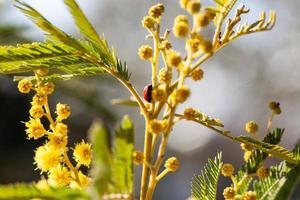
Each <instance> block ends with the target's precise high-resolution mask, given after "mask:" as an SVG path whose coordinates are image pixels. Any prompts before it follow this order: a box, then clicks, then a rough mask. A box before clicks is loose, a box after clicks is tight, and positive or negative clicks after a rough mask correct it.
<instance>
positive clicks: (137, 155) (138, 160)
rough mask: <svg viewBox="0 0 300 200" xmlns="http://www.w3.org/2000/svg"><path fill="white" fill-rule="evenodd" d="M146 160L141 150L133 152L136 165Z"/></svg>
mask: <svg viewBox="0 0 300 200" xmlns="http://www.w3.org/2000/svg"><path fill="white" fill-rule="evenodd" d="M143 160H144V154H143V152H141V151H134V152H133V163H134V164H136V165H139V164H141V163H143Z"/></svg>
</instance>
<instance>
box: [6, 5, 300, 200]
mask: <svg viewBox="0 0 300 200" xmlns="http://www.w3.org/2000/svg"><path fill="white" fill-rule="evenodd" d="M26 2H28V3H29V4H30V5H32V6H33V7H35V8H37V9H38V10H39V11H41V12H42V13H43V14H44V15H45V16H46V17H47V18H48V19H49V20H50V21H52V22H53V23H54V24H55V25H57V26H58V27H60V28H62V29H63V30H65V31H66V32H68V33H71V34H73V35H75V36H77V35H78V32H77V30H76V29H75V26H74V24H73V21H72V19H71V17H70V15H69V14H68V12H67V9H66V8H65V6H64V5H63V1H62V0H51V1H50V0H48V1H45V0H44V1H41V0H27V1H26ZM78 2H79V4H80V5H81V7H82V8H83V10H84V11H85V12H86V14H87V16H88V17H89V19H90V20H91V21H92V23H93V24H94V25H95V27H96V29H97V31H98V32H99V33H100V34H102V33H104V35H105V37H106V38H107V40H108V41H109V42H110V44H112V45H113V46H114V47H115V48H116V49H117V53H118V55H119V57H120V58H122V60H126V61H127V63H128V65H129V69H130V71H131V72H132V77H131V81H132V82H133V84H134V85H135V86H136V88H137V90H138V91H139V92H140V93H142V89H143V87H144V86H145V85H147V84H148V83H149V82H150V80H151V77H150V66H149V65H148V63H146V62H142V61H140V60H139V58H138V55H137V50H138V48H139V46H140V45H141V44H145V43H150V41H147V40H146V39H145V35H146V31H145V30H144V29H143V28H142V27H141V23H140V21H141V19H142V18H143V16H144V15H145V14H146V13H147V10H148V8H149V6H151V5H153V4H155V3H157V2H158V1H154V0H147V1H146V0H122V1H121V0H98V1H96V0H89V1H86V0H78ZM160 2H162V3H164V4H165V6H166V12H165V15H164V17H163V20H162V26H163V27H164V28H171V27H172V24H173V19H174V17H175V16H177V15H178V14H181V13H184V11H183V10H181V9H180V7H179V4H178V2H177V1H174V0H162V1H160ZM202 3H203V4H204V5H205V4H206V5H208V4H210V3H211V2H210V1H208V0H206V1H205V0H203V1H202ZM239 3H245V4H246V5H247V6H248V7H249V8H250V9H251V12H250V13H249V14H248V16H247V17H244V20H246V21H248V22H252V21H255V20H256V19H257V18H258V16H259V12H260V11H262V10H266V11H268V10H270V9H274V10H276V12H277V15H278V21H277V24H276V26H275V28H274V29H273V30H272V31H271V32H264V33H258V34H254V35H250V36H246V37H243V38H241V39H239V40H237V41H235V42H234V43H232V44H231V45H229V46H228V47H226V48H225V49H223V50H222V51H221V52H219V53H217V54H216V55H215V56H214V57H213V59H211V60H210V61H209V62H207V63H205V64H204V65H203V66H202V68H203V69H204V71H205V76H204V80H203V81H200V82H197V83H192V82H188V85H189V86H190V87H191V88H192V91H193V93H192V96H191V98H190V100H189V101H188V102H187V103H186V104H184V106H183V107H181V108H180V110H183V109H184V108H185V107H187V106H193V107H195V108H197V109H199V110H201V111H203V112H205V113H207V114H208V115H210V116H212V117H216V118H220V119H222V120H223V122H224V124H225V128H226V129H228V130H231V131H232V132H233V134H234V135H239V134H244V131H243V130H244V124H245V123H246V122H247V121H249V120H255V121H257V122H258V123H259V124H260V126H261V129H264V128H265V127H266V123H267V119H268V117H269V114H270V112H269V110H268V107H267V105H268V102H269V101H270V100H276V101H279V102H280V103H281V107H282V110H283V112H282V114H281V115H280V116H279V117H277V118H276V119H275V121H274V126H275V127H281V128H285V130H286V131H285V135H284V137H283V141H282V145H284V146H286V147H288V148H292V147H293V145H294V143H295V142H296V141H297V140H298V139H299V138H300V66H299V63H300V56H299V53H300V21H299V17H300V15H299V8H300V1H298V0H290V1H278V0H268V1H261V0H252V1H246V0H244V1H239ZM0 19H1V20H0V43H1V44H16V43H23V42H29V41H41V40H43V34H42V33H41V32H40V31H39V30H38V29H37V28H36V27H34V26H33V25H32V24H31V22H30V21H29V20H28V19H26V17H24V16H23V15H22V14H20V13H19V12H18V11H17V10H16V9H15V8H14V7H13V1H11V0H0ZM207 34H208V35H209V34H211V31H210V30H208V31H207ZM171 41H172V42H173V44H174V45H173V46H174V47H175V49H177V50H179V51H183V50H184V49H183V43H182V41H179V40H177V39H175V38H174V37H172V38H171ZM128 97H129V94H128V93H127V92H126V91H125V90H124V89H123V88H122V86H121V85H120V84H119V83H118V82H117V81H116V80H113V79H112V78H110V77H109V76H107V75H104V76H98V77H91V78H84V79H76V80H72V81H68V82H60V83H58V84H57V90H56V93H55V94H54V95H52V98H51V104H52V105H55V104H56V103H57V102H62V103H67V104H70V105H71V106H72V117H71V118H70V119H69V120H68V124H69V127H70V128H71V133H70V144H73V143H74V142H79V141H80V140H81V138H84V137H86V131H87V129H88V127H89V126H90V124H91V123H92V121H93V120H94V119H96V118H101V119H102V120H103V121H104V122H105V123H106V124H107V126H109V127H113V126H114V125H115V123H116V122H117V121H118V120H119V119H120V118H121V116H123V115H124V114H129V115H130V116H131V117H132V118H133V120H134V122H135V127H136V148H137V149H141V148H142V141H143V129H144V121H143V119H142V116H141V115H140V114H139V111H138V110H137V109H135V108H126V107H120V106H111V105H110V100H111V99H113V98H128ZM30 100H31V96H30V95H22V94H20V93H18V92H17V89H16V83H14V82H13V81H12V77H11V76H1V77H0V113H1V116H0V117H1V119H0V135H1V139H0V184H7V183H11V182H24V181H25V182H30V181H32V180H38V179H39V177H40V176H39V172H38V171H34V168H35V167H34V165H33V155H34V149H35V148H36V147H37V146H38V145H39V144H38V142H36V141H28V140H26V136H25V131H24V124H23V123H22V121H26V120H28V110H29V102H30ZM218 151H223V160H224V161H225V162H231V163H234V164H235V166H236V167H237V168H238V167H239V166H240V165H241V164H242V160H243V153H242V151H241V150H240V146H239V145H238V144H235V143H232V142H231V141H227V140H226V139H225V138H223V137H220V136H218V135H216V134H215V133H213V132H211V131H210V130H208V129H206V128H205V127H201V126H199V125H197V124H193V123H190V122H181V123H179V124H177V125H176V126H175V128H174V132H173V133H172V135H171V138H170V144H169V147H168V152H167V154H168V155H167V156H173V155H176V156H177V157H178V158H179V160H180V162H181V167H180V170H179V171H178V173H176V174H169V175H168V176H167V178H165V179H164V180H163V181H162V182H160V183H159V185H158V187H157V190H156V193H155V198H154V199H176V200H177V199H178V200H182V199H186V198H187V197H188V196H189V195H190V182H191V178H192V176H193V174H195V173H199V172H200V170H201V169H202V168H203V165H204V164H205V163H206V161H207V159H208V157H213V156H215V155H216V154H217V152H218ZM271 162H274V161H271ZM136 170H137V177H136V178H137V179H139V177H140V168H139V167H137V168H136ZM224 184H229V182H228V180H227V179H221V182H220V185H221V187H223V185H224ZM170 189H171V190H170ZM220 191H222V190H220ZM298 191H299V190H298ZM218 199H222V197H221V196H220V195H219V197H218Z"/></svg>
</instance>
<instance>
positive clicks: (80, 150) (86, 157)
mask: <svg viewBox="0 0 300 200" xmlns="http://www.w3.org/2000/svg"><path fill="white" fill-rule="evenodd" d="M73 156H74V159H75V160H76V162H77V163H79V164H82V165H85V166H87V167H89V165H90V164H91V160H92V148H91V144H88V143H85V142H84V141H83V140H82V142H81V143H79V144H76V145H75V148H74V151H73Z"/></svg>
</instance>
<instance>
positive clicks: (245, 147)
mask: <svg viewBox="0 0 300 200" xmlns="http://www.w3.org/2000/svg"><path fill="white" fill-rule="evenodd" d="M241 148H242V150H244V151H252V149H253V148H252V146H251V145H249V144H245V143H242V144H241Z"/></svg>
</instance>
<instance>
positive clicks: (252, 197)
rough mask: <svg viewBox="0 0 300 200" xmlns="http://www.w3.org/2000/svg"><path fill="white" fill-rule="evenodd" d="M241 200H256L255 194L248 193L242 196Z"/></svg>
mask: <svg viewBox="0 0 300 200" xmlns="http://www.w3.org/2000/svg"><path fill="white" fill-rule="evenodd" d="M243 200H256V192H253V191H248V192H246V193H245V194H244V196H243Z"/></svg>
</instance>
